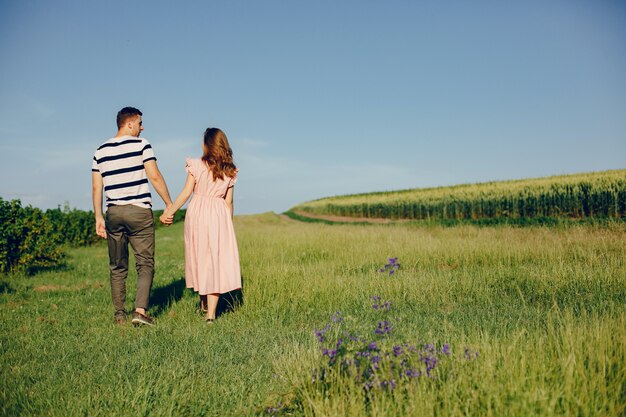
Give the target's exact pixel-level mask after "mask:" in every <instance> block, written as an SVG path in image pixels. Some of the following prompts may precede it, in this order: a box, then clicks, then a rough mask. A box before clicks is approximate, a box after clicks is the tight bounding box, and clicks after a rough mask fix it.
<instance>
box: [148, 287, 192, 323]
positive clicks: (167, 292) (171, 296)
mask: <svg viewBox="0 0 626 417" xmlns="http://www.w3.org/2000/svg"><path fill="white" fill-rule="evenodd" d="M184 291H185V278H183V277H180V278H178V279H176V280H174V281H172V282H170V283H169V284H167V285H166V286H164V287H159V288H155V289H153V290H152V294H151V295H150V304H151V305H152V309H153V311H152V316H153V317H157V316H160V315H161V314H163V313H164V312H165V311H166V310H168V309H169V308H170V306H171V305H172V304H174V303H176V302H177V301H178V300H180V299H181V298H183V293H184Z"/></svg>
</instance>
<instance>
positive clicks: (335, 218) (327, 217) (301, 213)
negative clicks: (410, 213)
mask: <svg viewBox="0 0 626 417" xmlns="http://www.w3.org/2000/svg"><path fill="white" fill-rule="evenodd" d="M294 213H295V214H297V215H298V216H302V217H307V218H309V219H318V220H326V221H329V222H337V223H373V224H385V223H398V222H406V221H409V220H404V219H383V218H370V217H347V216H332V215H325V214H313V213H307V212H305V211H294ZM285 217H287V216H285Z"/></svg>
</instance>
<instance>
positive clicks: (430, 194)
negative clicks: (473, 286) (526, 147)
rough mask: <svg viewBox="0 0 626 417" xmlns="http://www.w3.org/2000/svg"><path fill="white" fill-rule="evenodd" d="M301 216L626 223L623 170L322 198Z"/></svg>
mask: <svg viewBox="0 0 626 417" xmlns="http://www.w3.org/2000/svg"><path fill="white" fill-rule="evenodd" d="M291 211H294V212H300V213H302V214H307V213H310V214H317V215H336V216H347V217H365V218H392V219H413V220H441V219H465V220H480V219H507V218H508V219H520V218H522V219H533V218H546V217H548V218H570V219H571V218H573V219H580V218H589V217H592V218H615V219H619V218H623V217H626V170H613V171H604V172H595V173H587V174H575V175H563V176H555V177H546V178H536V179H525V180H515V181H499V182H490V183H482V184H464V185H457V186H451V187H438V188H425V189H413V190H402V191H389V192H379V193H368V194H354V195H347V196H337V197H328V198H322V199H319V200H315V201H310V202H307V203H303V204H300V205H298V206H296V207H294V208H292V209H291Z"/></svg>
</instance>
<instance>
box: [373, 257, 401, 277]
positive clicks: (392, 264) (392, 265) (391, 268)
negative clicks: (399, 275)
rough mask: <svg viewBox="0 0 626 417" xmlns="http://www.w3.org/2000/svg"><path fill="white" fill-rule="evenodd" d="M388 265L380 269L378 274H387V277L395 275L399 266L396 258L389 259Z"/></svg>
mask: <svg viewBox="0 0 626 417" xmlns="http://www.w3.org/2000/svg"><path fill="white" fill-rule="evenodd" d="M388 260H389V263H388V264H386V265H385V266H384V267H382V268H380V269H379V270H378V272H389V275H390V276H391V275H393V274H395V273H396V271H397V270H398V269H400V264H399V263H398V258H397V257H396V258H389V259H388Z"/></svg>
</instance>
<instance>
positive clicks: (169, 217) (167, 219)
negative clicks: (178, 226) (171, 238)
mask: <svg viewBox="0 0 626 417" xmlns="http://www.w3.org/2000/svg"><path fill="white" fill-rule="evenodd" d="M159 220H160V221H161V223H163V224H164V225H166V226H169V225H171V224H172V223H174V213H171V214H170V213H169V212H168V211H167V210H165V211H163V214H161V217H159Z"/></svg>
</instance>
